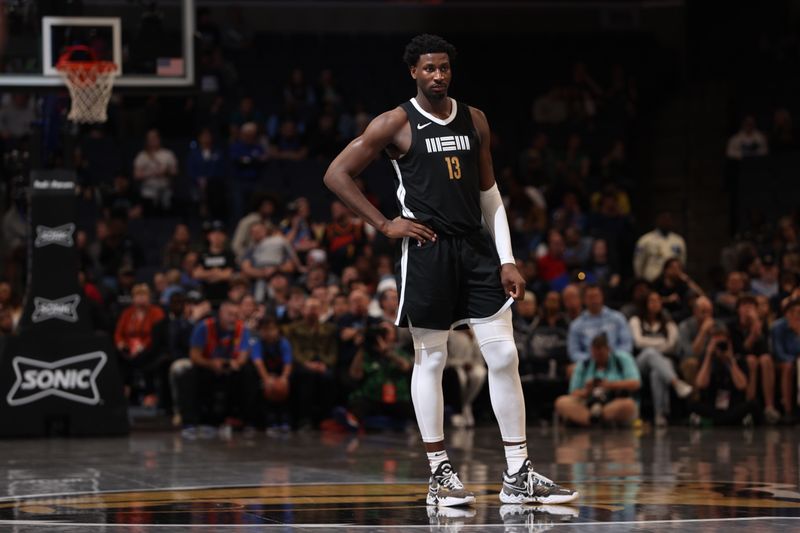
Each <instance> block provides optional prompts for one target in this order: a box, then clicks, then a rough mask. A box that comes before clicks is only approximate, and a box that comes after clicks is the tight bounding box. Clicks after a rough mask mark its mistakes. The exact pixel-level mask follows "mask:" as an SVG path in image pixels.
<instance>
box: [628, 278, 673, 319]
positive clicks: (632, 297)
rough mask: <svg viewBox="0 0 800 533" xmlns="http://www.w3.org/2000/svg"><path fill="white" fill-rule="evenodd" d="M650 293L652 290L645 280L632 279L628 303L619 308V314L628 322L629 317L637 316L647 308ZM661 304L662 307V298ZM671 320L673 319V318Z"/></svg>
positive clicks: (662, 299)
mask: <svg viewBox="0 0 800 533" xmlns="http://www.w3.org/2000/svg"><path fill="white" fill-rule="evenodd" d="M652 291H653V288H652V287H651V286H650V283H649V282H648V281H647V280H646V279H642V278H637V279H634V280H633V281H632V282H631V286H630V291H629V298H628V301H627V303H625V305H623V306H622V307H621V308H620V310H619V311H620V313H622V314H623V315H625V317H626V318H628V320H630V318H631V317H633V316H636V315H638V314H639V312H640V311H641V310H642V309H644V308H645V307H646V306H647V297H648V296H649V295H650V293H651V292H652ZM661 302H662V305H663V302H664V298H663V297H662V298H661ZM664 307H666V306H664ZM670 314H671V313H670ZM673 320H675V319H674V318H673Z"/></svg>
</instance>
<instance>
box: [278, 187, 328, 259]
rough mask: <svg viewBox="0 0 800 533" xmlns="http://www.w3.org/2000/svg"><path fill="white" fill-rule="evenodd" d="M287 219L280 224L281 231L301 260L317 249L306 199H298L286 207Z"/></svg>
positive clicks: (309, 207)
mask: <svg viewBox="0 0 800 533" xmlns="http://www.w3.org/2000/svg"><path fill="white" fill-rule="evenodd" d="M286 210H287V211H288V213H287V214H288V217H287V218H286V219H284V220H283V222H281V231H282V232H283V233H284V235H286V239H287V240H288V241H289V243H290V244H291V245H292V247H293V248H294V249H295V251H296V252H297V254H298V255H299V256H300V258H301V259H305V256H306V254H307V253H308V252H310V251H311V250H313V249H315V248H318V247H319V242H318V241H317V239H316V236H315V235H314V227H313V225H312V224H313V223H312V222H311V206H310V205H309V203H308V199H306V198H303V197H300V198H298V199H296V200H295V201H294V202H290V203H289V205H287V206H286Z"/></svg>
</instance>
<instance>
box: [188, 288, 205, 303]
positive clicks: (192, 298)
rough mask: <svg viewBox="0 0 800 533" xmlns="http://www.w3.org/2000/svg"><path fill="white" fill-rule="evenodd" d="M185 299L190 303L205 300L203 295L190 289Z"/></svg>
mask: <svg viewBox="0 0 800 533" xmlns="http://www.w3.org/2000/svg"><path fill="white" fill-rule="evenodd" d="M186 299H187V300H188V301H189V302H192V303H198V302H202V301H203V300H205V297H204V296H203V293H202V292H200V291H198V290H197V289H192V290H190V291H189V292H187V293H186Z"/></svg>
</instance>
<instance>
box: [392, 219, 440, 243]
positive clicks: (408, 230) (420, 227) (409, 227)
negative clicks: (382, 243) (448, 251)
mask: <svg viewBox="0 0 800 533" xmlns="http://www.w3.org/2000/svg"><path fill="white" fill-rule="evenodd" d="M383 233H384V234H385V235H386V236H387V237H389V238H390V239H399V238H401V237H409V238H411V239H415V240H416V241H417V243H418V244H419V245H423V244H425V243H426V242H428V241H436V233H435V232H434V231H433V230H432V229H431V228H429V227H428V226H426V225H425V224H420V223H419V222H415V221H413V220H409V219H407V218H403V217H397V218H395V219H394V220H390V221H389V222H388V223H387V224H386V226H385V227H384V229H383Z"/></svg>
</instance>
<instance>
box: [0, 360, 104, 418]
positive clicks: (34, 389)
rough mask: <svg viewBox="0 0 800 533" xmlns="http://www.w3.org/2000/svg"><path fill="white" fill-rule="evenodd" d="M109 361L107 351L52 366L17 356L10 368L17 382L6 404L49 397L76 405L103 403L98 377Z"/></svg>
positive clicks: (18, 403)
mask: <svg viewBox="0 0 800 533" xmlns="http://www.w3.org/2000/svg"><path fill="white" fill-rule="evenodd" d="M107 360H108V356H107V355H106V354H105V352H89V353H85V354H81V355H76V356H74V357H68V358H66V359H61V360H60V361H55V362H53V363H47V362H44V361H39V360H37V359H31V358H29V357H15V358H14V359H13V361H12V363H11V365H12V367H13V368H14V374H15V375H16V381H15V382H14V386H13V387H11V390H10V391H9V392H8V395H7V396H6V401H7V402H8V405H10V406H12V407H16V406H20V405H25V404H29V403H31V402H35V401H37V400H41V399H42V398H47V397H48V396H59V397H61V398H64V399H66V400H71V401H73V402H78V403H83V404H86V405H97V404H99V403H100V393H99V391H98V390H97V376H98V375H99V374H100V371H101V370H102V369H103V366H105V364H106V361H107Z"/></svg>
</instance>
